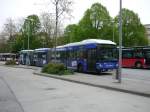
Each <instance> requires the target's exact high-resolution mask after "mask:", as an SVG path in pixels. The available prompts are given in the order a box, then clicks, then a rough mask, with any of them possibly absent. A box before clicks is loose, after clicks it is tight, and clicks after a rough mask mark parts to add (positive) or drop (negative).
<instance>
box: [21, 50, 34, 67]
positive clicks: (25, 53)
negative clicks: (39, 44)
mask: <svg viewBox="0 0 150 112" xmlns="http://www.w3.org/2000/svg"><path fill="white" fill-rule="evenodd" d="M33 52H34V50H21V51H20V52H19V54H20V55H19V63H20V64H22V65H33Z"/></svg>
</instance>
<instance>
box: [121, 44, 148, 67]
mask: <svg viewBox="0 0 150 112" xmlns="http://www.w3.org/2000/svg"><path fill="white" fill-rule="evenodd" d="M122 67H128V68H150V46H146V47H132V48H123V49H122Z"/></svg>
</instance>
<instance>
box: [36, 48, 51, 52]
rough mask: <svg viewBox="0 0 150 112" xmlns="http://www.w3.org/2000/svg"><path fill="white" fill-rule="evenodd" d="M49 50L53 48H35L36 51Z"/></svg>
mask: <svg viewBox="0 0 150 112" xmlns="http://www.w3.org/2000/svg"><path fill="white" fill-rule="evenodd" d="M49 50H51V48H38V49H35V50H34V51H35V52H48V51H49Z"/></svg>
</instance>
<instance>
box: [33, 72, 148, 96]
mask: <svg viewBox="0 0 150 112" xmlns="http://www.w3.org/2000/svg"><path fill="white" fill-rule="evenodd" d="M33 74H35V75H39V76H45V77H50V78H54V79H59V80H64V81H68V82H73V83H78V84H83V85H88V86H93V87H98V88H103V89H108V90H113V91H119V92H123V93H129V94H133V95H138V96H144V97H148V98H150V94H148V93H142V92H138V91H132V90H126V89H120V88H117V87H110V86H107V85H98V84H92V83H87V82H83V81H77V80H73V79H67V78H64V77H61V76H56V75H49V74H46V73H39V72H33Z"/></svg>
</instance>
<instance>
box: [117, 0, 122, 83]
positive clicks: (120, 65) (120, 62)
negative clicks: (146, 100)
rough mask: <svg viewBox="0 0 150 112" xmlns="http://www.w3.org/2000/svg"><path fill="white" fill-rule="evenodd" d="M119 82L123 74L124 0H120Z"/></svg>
mask: <svg viewBox="0 0 150 112" xmlns="http://www.w3.org/2000/svg"><path fill="white" fill-rule="evenodd" d="M117 75H118V82H119V83H121V75H122V0H120V12H119V68H118V74H117Z"/></svg>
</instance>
